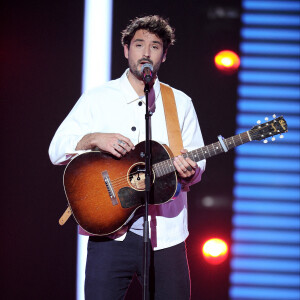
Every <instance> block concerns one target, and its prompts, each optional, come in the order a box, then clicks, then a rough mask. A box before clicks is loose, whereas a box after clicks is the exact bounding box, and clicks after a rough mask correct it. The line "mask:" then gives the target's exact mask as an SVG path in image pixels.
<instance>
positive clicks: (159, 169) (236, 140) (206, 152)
mask: <svg viewBox="0 0 300 300" xmlns="http://www.w3.org/2000/svg"><path fill="white" fill-rule="evenodd" d="M250 141H251V139H250V136H249V134H248V131H246V132H243V133H240V134H237V135H234V136H232V137H230V138H227V139H224V140H223V142H224V144H225V145H226V147H227V149H228V150H231V149H233V148H235V147H237V146H240V145H242V144H245V143H248V142H250ZM223 152H225V151H224V149H223V147H222V145H221V143H220V141H218V142H216V143H213V144H210V145H208V146H204V147H201V148H198V149H195V150H192V151H190V152H187V153H185V154H183V157H185V158H187V157H189V158H190V159H191V160H193V161H195V162H198V161H201V160H203V159H207V158H209V157H213V156H215V155H218V154H221V153H223ZM173 160H174V159H173V158H170V159H167V160H164V161H161V162H159V163H156V164H154V165H153V166H152V167H153V169H154V172H155V175H156V176H157V177H161V176H163V175H166V174H169V173H171V172H174V171H176V169H175V167H174V164H173Z"/></svg>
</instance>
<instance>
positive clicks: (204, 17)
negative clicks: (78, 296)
mask: <svg viewBox="0 0 300 300" xmlns="http://www.w3.org/2000/svg"><path fill="white" fill-rule="evenodd" d="M224 6H225V8H226V9H225V10H223V12H225V14H224V13H223V14H222V13H221V14H220V13H218V11H219V10H218V7H224ZM83 7H84V5H83V1H80V0H72V1H70V0H65V1H33V0H31V1H10V2H8V1H6V2H5V4H2V5H1V10H0V11H1V12H0V14H1V15H0V17H1V29H0V30H1V41H2V46H1V50H0V51H1V75H0V76H1V77H0V80H1V81H0V82H1V94H0V97H1V98H0V105H1V113H2V116H1V127H2V138H1V150H2V151H1V154H2V155H1V157H2V167H1V218H0V220H1V223H0V226H1V238H2V243H1V252H0V256H1V277H2V278H1V281H0V282H1V286H0V288H1V298H3V299H75V275H76V226H75V223H74V222H73V221H68V222H67V224H66V225H65V226H64V227H60V226H59V225H58V218H59V217H60V215H61V214H62V212H63V211H64V210H65V208H66V200H65V196H64V191H63V185H62V174H63V167H57V166H52V165H51V163H50V162H49V159H48V154H47V151H48V146H49V143H50V141H51V138H52V136H53V134H54V132H55V130H56V129H57V127H58V125H59V124H60V122H61V121H62V120H63V118H64V117H65V116H66V114H67V113H68V112H69V110H70V109H71V107H72V106H73V105H74V103H75V101H76V100H77V99H78V97H79V96H80V92H81V64H82V36H83V30H82V26H83ZM238 9H239V1H215V0H214V1H192V0H190V1H185V2H184V3H182V4H181V3H179V2H178V3H177V2H174V1H169V0H168V1H156V0H155V1H151V2H149V4H147V3H146V2H145V4H144V3H143V4H141V2H140V1H138V0H134V1H115V2H114V12H113V53H112V54H113V55H112V57H113V59H112V78H116V77H119V76H120V75H121V74H122V72H123V71H124V68H125V67H126V66H127V62H126V60H125V59H124V57H123V50H122V47H121V44H120V31H121V30H122V29H123V28H124V27H125V26H126V25H127V24H128V21H129V19H132V18H133V17H135V16H137V15H141V14H149V13H151V14H161V15H163V16H167V17H169V18H170V22H171V24H172V26H174V27H175V28H176V40H177V42H176V44H175V46H173V47H172V48H170V50H169V53H168V58H167V61H166V62H165V63H164V64H163V65H162V68H161V71H160V73H159V77H160V80H161V81H163V82H166V83H169V84H170V85H172V86H174V87H176V88H178V89H181V90H183V91H184V92H186V93H187V94H188V95H190V96H191V97H192V99H193V102H194V105H195V108H196V111H197V114H198V118H199V121H200V125H201V128H202V133H203V136H204V139H205V142H206V144H209V143H212V142H215V141H216V140H217V135H218V134H222V135H224V136H225V137H228V136H231V135H233V134H234V130H235V113H236V112H235V102H236V85H237V78H236V75H224V74H222V73H220V72H219V71H217V70H216V69H215V67H214V64H213V57H214V55H215V54H216V53H217V52H218V51H219V50H222V49H223V48H225V47H228V48H230V49H232V50H237V49H238V32H239V20H238V18H231V17H229V14H228V11H229V12H230V11H236V10H238ZM222 16H223V17H222ZM224 16H225V18H224ZM226 156H227V157H225V155H221V156H219V157H215V158H212V159H211V160H209V161H208V163H207V170H206V172H205V174H204V176H203V180H202V183H200V184H198V185H196V186H193V187H192V190H191V192H190V193H189V199H190V201H189V226H190V237H189V239H188V242H187V244H188V255H189V261H190V269H191V276H192V299H198V298H200V295H202V297H203V299H218V300H219V299H222V300H223V299H226V298H227V288H228V273H229V267H228V262H227V263H226V262H225V263H224V264H222V265H220V266H217V267H210V266H208V265H207V264H206V263H205V262H204V260H203V259H202V257H201V254H200V246H201V244H202V242H203V241H204V239H205V238H206V237H210V236H212V235H219V236H221V237H224V238H225V239H227V240H228V241H230V217H231V209H230V207H231V206H230V205H231V199H232V186H233V179H232V175H233V171H234V170H233V152H232V153H230V154H226ZM208 196H210V197H213V199H214V200H215V201H216V202H215V203H216V205H215V206H213V208H211V207H206V206H204V205H203V203H204V202H203V199H204V198H205V197H208ZM137 290H138V293H140V290H139V289H138V287H137V286H136V285H135V284H133V287H132V288H131V290H130V292H129V294H128V297H127V298H128V299H134V296H133V294H136V291H137ZM138 293H137V295H138Z"/></svg>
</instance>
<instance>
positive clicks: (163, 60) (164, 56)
mask: <svg viewBox="0 0 300 300" xmlns="http://www.w3.org/2000/svg"><path fill="white" fill-rule="evenodd" d="M167 52H168V49H167V50H166V51H165V52H164V54H163V57H162V60H161V62H165V61H166V59H167Z"/></svg>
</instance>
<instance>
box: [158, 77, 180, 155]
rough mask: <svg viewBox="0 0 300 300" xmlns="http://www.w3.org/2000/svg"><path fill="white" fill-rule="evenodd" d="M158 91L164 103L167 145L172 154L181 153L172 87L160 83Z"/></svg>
mask: <svg viewBox="0 0 300 300" xmlns="http://www.w3.org/2000/svg"><path fill="white" fill-rule="evenodd" d="M160 91H161V96H162V99H163V104H164V111H165V118H166V125H167V131H168V139H169V145H170V148H171V150H172V152H173V154H174V156H177V155H180V154H181V152H180V150H182V149H183V142H182V137H181V130H180V126H179V120H178V114H177V107H176V102H175V97H174V93H173V90H172V88H170V87H169V86H167V85H165V84H162V83H161V84H160Z"/></svg>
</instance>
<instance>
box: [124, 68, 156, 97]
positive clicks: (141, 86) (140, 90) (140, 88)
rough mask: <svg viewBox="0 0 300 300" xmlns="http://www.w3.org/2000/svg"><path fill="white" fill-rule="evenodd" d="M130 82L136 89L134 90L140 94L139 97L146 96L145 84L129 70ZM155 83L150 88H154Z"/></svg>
mask: <svg viewBox="0 0 300 300" xmlns="http://www.w3.org/2000/svg"><path fill="white" fill-rule="evenodd" d="M128 80H129V82H130V84H131V85H132V87H133V88H134V90H135V91H136V93H137V94H138V96H139V97H141V96H144V95H145V92H144V88H145V83H144V81H143V80H140V79H138V78H136V77H135V76H134V75H133V74H132V73H131V71H130V70H129V72H128ZM153 84H154V83H153V82H151V83H150V87H152V86H153Z"/></svg>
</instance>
